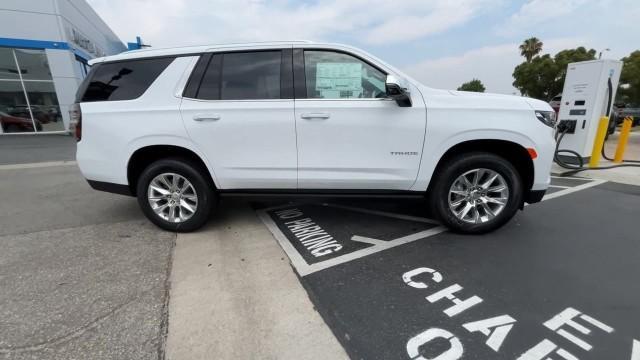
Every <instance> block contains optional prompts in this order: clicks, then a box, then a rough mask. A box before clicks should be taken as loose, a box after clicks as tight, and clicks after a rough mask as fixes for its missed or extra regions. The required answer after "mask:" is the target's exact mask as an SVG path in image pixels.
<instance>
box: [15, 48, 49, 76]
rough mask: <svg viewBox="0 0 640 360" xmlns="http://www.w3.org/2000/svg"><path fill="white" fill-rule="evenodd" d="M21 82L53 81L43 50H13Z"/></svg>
mask: <svg viewBox="0 0 640 360" xmlns="http://www.w3.org/2000/svg"><path fill="white" fill-rule="evenodd" d="M13 51H15V53H16V59H18V65H19V66H20V73H21V74H22V79H23V80H53V78H52V77H51V70H50V69H49V62H48V61H47V54H46V53H45V52H44V50H27V49H13Z"/></svg>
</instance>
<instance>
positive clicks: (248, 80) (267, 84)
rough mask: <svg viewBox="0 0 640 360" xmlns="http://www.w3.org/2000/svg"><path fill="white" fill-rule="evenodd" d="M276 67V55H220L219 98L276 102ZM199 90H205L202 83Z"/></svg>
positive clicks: (278, 82) (268, 53)
mask: <svg viewBox="0 0 640 360" xmlns="http://www.w3.org/2000/svg"><path fill="white" fill-rule="evenodd" d="M280 63H281V52H280V51H259V52H245V53H228V54H224V55H223V58H222V73H221V84H220V98H221V99H222V100H244V99H280V65H281V64H280ZM212 68H213V67H211V66H210V67H209V69H212ZM208 71H209V70H208ZM212 71H215V70H212ZM205 77H206V75H205ZM202 86H205V85H204V80H203V84H202Z"/></svg>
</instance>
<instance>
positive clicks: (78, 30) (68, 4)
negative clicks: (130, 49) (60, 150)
mask: <svg viewBox="0 0 640 360" xmlns="http://www.w3.org/2000/svg"><path fill="white" fill-rule="evenodd" d="M125 50H127V48H126V47H125V45H124V44H123V43H122V41H120V39H119V38H118V37H117V36H116V35H115V34H114V32H113V31H112V30H111V29H110V28H109V26H107V24H106V23H105V22H104V21H103V20H102V19H101V18H100V17H99V16H98V14H96V12H95V11H94V10H93V9H92V8H91V6H89V4H88V3H87V2H86V1H85V0H2V1H1V2H0V125H1V126H0V133H2V134H3V135H6V134H8V133H55V132H66V131H68V130H69V105H71V104H73V102H74V100H75V93H76V90H77V88H78V85H79V84H80V82H81V81H82V80H83V79H84V77H85V76H86V75H87V71H88V65H87V61H88V60H90V59H92V58H95V57H101V56H105V55H112V54H117V53H120V52H122V51H125Z"/></svg>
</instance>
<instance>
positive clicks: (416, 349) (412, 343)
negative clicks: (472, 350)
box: [407, 328, 464, 360]
mask: <svg viewBox="0 0 640 360" xmlns="http://www.w3.org/2000/svg"><path fill="white" fill-rule="evenodd" d="M438 338H441V339H445V340H449V344H450V345H451V346H450V347H449V349H447V351H445V352H443V353H442V354H440V355H438V356H436V357H434V358H429V359H427V358H425V357H424V356H422V355H420V346H424V345H425V344H427V343H429V342H430V341H432V340H435V339H438ZM463 352H464V349H463V348H462V343H461V342H460V340H459V339H458V338H457V337H456V336H455V335H453V334H452V333H450V332H448V331H447V330H443V329H438V328H431V329H429V330H427V331H424V332H421V333H420V334H418V335H416V336H414V337H412V338H411V339H410V340H409V342H407V354H409V356H410V357H411V359H412V360H457V359H460V358H461V357H462V353H463Z"/></svg>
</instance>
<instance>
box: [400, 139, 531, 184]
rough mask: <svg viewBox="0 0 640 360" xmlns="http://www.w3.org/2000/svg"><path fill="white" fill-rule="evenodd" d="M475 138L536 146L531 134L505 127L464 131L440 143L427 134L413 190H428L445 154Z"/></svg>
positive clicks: (527, 146) (523, 145) (525, 146)
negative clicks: (430, 138)
mask: <svg viewBox="0 0 640 360" xmlns="http://www.w3.org/2000/svg"><path fill="white" fill-rule="evenodd" d="M473 140H502V141H509V142H512V143H516V144H519V145H521V146H522V147H524V148H529V147H532V148H535V142H534V141H533V139H531V138H530V137H529V136H527V135H525V134H522V133H519V132H516V131H512V130H505V129H483V130H479V129H478V130H468V131H463V132H460V133H456V134H455V135H452V136H450V137H448V138H445V139H444V140H443V141H441V142H439V143H431V142H429V135H428V134H427V141H425V145H424V149H423V156H422V161H421V164H420V170H419V171H418V178H417V180H416V182H415V184H414V185H413V186H412V187H411V190H412V191H426V190H427V188H428V187H429V183H430V182H431V178H432V177H433V173H434V171H435V169H436V166H437V165H438V162H439V161H440V159H442V157H443V156H444V154H446V153H447V151H449V150H450V149H451V148H453V147H454V146H456V145H458V144H461V143H464V142H467V141H473Z"/></svg>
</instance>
